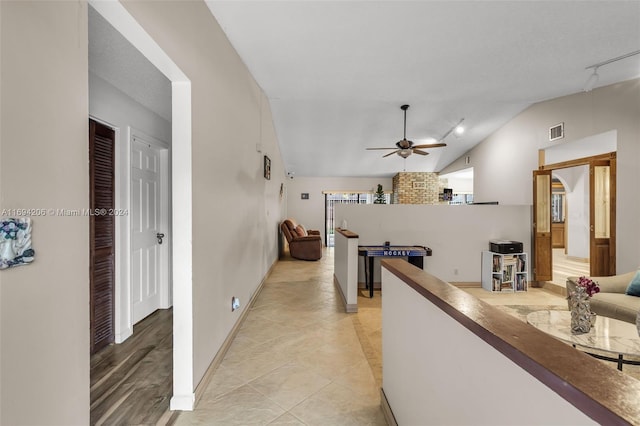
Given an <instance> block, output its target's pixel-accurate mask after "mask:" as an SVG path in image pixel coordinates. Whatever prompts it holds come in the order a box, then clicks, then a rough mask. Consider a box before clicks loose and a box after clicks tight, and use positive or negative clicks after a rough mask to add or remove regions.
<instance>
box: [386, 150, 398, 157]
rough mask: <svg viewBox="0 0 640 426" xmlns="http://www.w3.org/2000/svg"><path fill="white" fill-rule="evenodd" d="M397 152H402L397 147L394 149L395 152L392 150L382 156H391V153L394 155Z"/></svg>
mask: <svg viewBox="0 0 640 426" xmlns="http://www.w3.org/2000/svg"><path fill="white" fill-rule="evenodd" d="M396 152H400V150H399V149H396V150H395V151H393V152H390V153H388V154H385V155H383V156H382V158H384V157H388V156H390V155H393V154H395V153H396Z"/></svg>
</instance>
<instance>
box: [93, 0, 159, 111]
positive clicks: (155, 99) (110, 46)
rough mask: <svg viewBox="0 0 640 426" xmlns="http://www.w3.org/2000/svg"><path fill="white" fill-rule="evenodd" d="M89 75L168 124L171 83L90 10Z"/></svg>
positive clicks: (96, 13)
mask: <svg viewBox="0 0 640 426" xmlns="http://www.w3.org/2000/svg"><path fill="white" fill-rule="evenodd" d="M89 71H91V72H92V73H94V74H95V75H97V76H98V77H100V78H102V79H103V80H106V81H107V82H109V83H110V84H111V85H113V86H115V87H117V88H119V89H120V90H121V91H122V92H124V93H125V94H127V95H128V96H129V97H131V98H133V99H134V100H136V101H137V102H138V103H140V104H142V105H144V106H145V107H146V108H148V109H150V110H151V111H153V112H155V113H156V114H158V115H159V116H160V117H162V118H164V119H165V120H168V121H171V82H170V81H169V80H168V79H167V78H166V77H165V76H164V74H162V73H161V72H160V71H159V70H158V69H157V68H156V67H155V66H154V65H153V64H152V63H151V62H149V60H148V59H147V58H145V57H144V56H143V55H142V54H141V53H140V51H138V50H137V49H136V48H135V47H133V45H132V44H131V43H129V42H128V41H127V40H126V39H125V38H124V37H123V36H122V35H121V34H120V33H119V32H117V31H116V30H115V28H113V27H112V26H111V24H109V23H108V22H107V21H106V20H105V19H104V18H103V17H102V16H101V15H100V14H99V13H98V12H96V10H95V9H94V8H93V7H89Z"/></svg>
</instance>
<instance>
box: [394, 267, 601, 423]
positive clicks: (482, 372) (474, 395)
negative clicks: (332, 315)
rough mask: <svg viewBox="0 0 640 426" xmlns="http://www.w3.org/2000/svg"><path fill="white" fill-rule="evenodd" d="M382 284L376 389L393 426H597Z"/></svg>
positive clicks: (440, 316)
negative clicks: (380, 361) (381, 394)
mask: <svg viewBox="0 0 640 426" xmlns="http://www.w3.org/2000/svg"><path fill="white" fill-rule="evenodd" d="M382 280H383V285H384V297H383V298H382V311H383V312H384V315H383V316H382V336H383V337H382V358H383V359H384V368H383V369H382V388H383V390H384V393H385V395H386V398H387V400H388V402H389V405H390V407H391V409H392V411H393V414H394V416H395V419H396V420H397V422H398V424H399V425H444V424H450V425H474V426H477V425H517V424H527V425H550V424H557V425H569V424H570V425H593V424H597V423H595V422H594V421H593V420H591V419H590V418H589V417H587V416H586V415H585V414H584V413H582V412H581V411H580V410H578V409H577V408H575V407H574V406H573V405H571V404H570V403H568V402H567V401H566V400H565V399H563V398H562V397H561V396H559V395H558V394H557V393H555V392H554V391H553V390H551V389H549V388H548V387H546V386H545V385H544V384H542V383H541V382H540V381H538V380H537V379H536V378H534V377H533V376H531V375H530V374H529V373H527V372H526V371H525V370H524V369H522V368H521V367H519V366H518V365H516V364H515V363H513V361H511V360H510V359H508V358H507V357H505V356H504V355H503V354H502V353H500V352H499V351H497V350H496V349H495V348H493V347H492V346H490V345H489V344H487V343H486V342H485V341H483V340H482V339H480V338H479V337H478V336H476V335H475V334H473V333H472V332H471V331H469V330H468V329H466V328H465V327H464V326H462V325H461V324H460V323H458V322H457V321H456V320H454V319H453V318H451V317H450V316H449V315H447V314H446V313H444V312H443V311H442V310H440V308H438V307H437V306H436V305H434V304H433V303H431V302H430V301H429V300H428V299H426V298H424V297H423V296H422V295H420V294H418V293H417V292H416V291H415V290H414V289H412V288H411V287H409V286H408V285H407V284H406V283H404V282H403V281H402V280H400V279H399V278H398V277H397V276H395V275H394V274H393V273H391V272H390V271H389V270H387V269H386V268H383V270H382ZM541 407H544V409H541Z"/></svg>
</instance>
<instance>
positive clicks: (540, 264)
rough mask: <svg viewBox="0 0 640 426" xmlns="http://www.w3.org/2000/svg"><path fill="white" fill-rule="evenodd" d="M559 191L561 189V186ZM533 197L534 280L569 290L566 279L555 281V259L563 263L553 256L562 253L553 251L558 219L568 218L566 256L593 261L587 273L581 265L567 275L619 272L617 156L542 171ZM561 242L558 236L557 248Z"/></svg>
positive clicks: (556, 165)
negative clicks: (561, 195)
mask: <svg viewBox="0 0 640 426" xmlns="http://www.w3.org/2000/svg"><path fill="white" fill-rule="evenodd" d="M553 175H555V176H556V177H557V179H558V181H560V182H561V184H562V187H563V189H564V190H565V192H564V196H565V197H564V198H563V197H559V196H558V195H560V194H559V192H558V191H557V192H556V194H555V196H554V192H553V180H552V176H553ZM556 187H557V188H558V187H559V186H558V185H557V184H556ZM568 188H569V189H571V191H568V190H567V189H568ZM533 193H534V197H533V198H534V200H533V228H534V250H533V252H534V259H533V262H534V263H533V265H534V268H533V275H534V281H536V282H538V283H544V282H550V283H554V284H558V285H561V286H564V282H563V281H562V277H559V278H558V279H555V278H554V276H553V275H554V274H553V271H554V260H555V261H559V260H561V259H560V258H556V256H554V250H562V248H560V247H558V248H555V249H554V248H553V245H554V239H553V226H554V222H553V219H554V217H555V218H560V219H564V223H563V224H562V226H563V232H564V234H563V235H562V237H563V240H564V241H563V244H564V245H565V250H566V253H567V254H569V255H571V254H572V253H573V255H574V256H573V257H574V258H576V259H588V270H587V268H585V266H586V265H580V263H579V262H578V263H574V264H573V267H574V269H573V270H571V269H570V270H568V271H564V274H568V275H567V276H575V275H578V276H580V275H590V276H608V275H614V274H615V273H616V228H615V223H616V217H615V206H616V195H615V194H616V153H615V152H609V153H607V154H601V155H595V156H591V157H586V158H581V159H577V160H571V161H565V162H562V163H554V164H548V165H544V166H540V169H539V170H535V171H534V188H533ZM556 232H558V231H556ZM559 239H560V238H558V237H556V241H555V243H556V245H558V244H559V241H558V240H559ZM560 254H564V253H562V252H560ZM562 260H565V261H566V260H570V259H562ZM564 264H565V265H568V263H566V262H565V263H564ZM556 269H557V268H556ZM585 272H586V273H585ZM565 279H566V276H565ZM556 280H560V281H561V282H559V283H558V282H555V281H556Z"/></svg>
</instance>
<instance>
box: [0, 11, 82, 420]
mask: <svg viewBox="0 0 640 426" xmlns="http://www.w3.org/2000/svg"><path fill="white" fill-rule="evenodd" d="M0 19H1V21H0V34H1V35H0V39H1V43H2V44H1V47H0V55H1V57H0V70H1V71H0V87H2V97H1V98H0V102H1V106H0V209H16V208H24V209H36V208H38V209H51V208H53V209H57V208H59V209H82V208H86V207H88V206H89V203H88V201H89V158H88V135H89V127H88V104H87V99H88V81H87V80H88V79H87V70H88V64H87V61H88V53H87V39H88V35H87V5H86V4H85V3H84V2H6V1H3V2H0ZM32 219H33V231H32V232H33V234H32V238H33V249H34V250H35V253H36V255H35V260H34V262H33V263H32V264H30V265H28V266H22V267H18V268H15V269H10V270H4V271H0V354H1V356H0V360H1V361H0V376H1V377H2V380H1V381H0V387H1V392H0V413H1V418H0V424H3V425H50V424H55V425H87V424H89V423H90V419H89V404H90V401H89V218H88V217H63V216H55V215H50V214H47V215H46V216H34V217H32Z"/></svg>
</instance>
